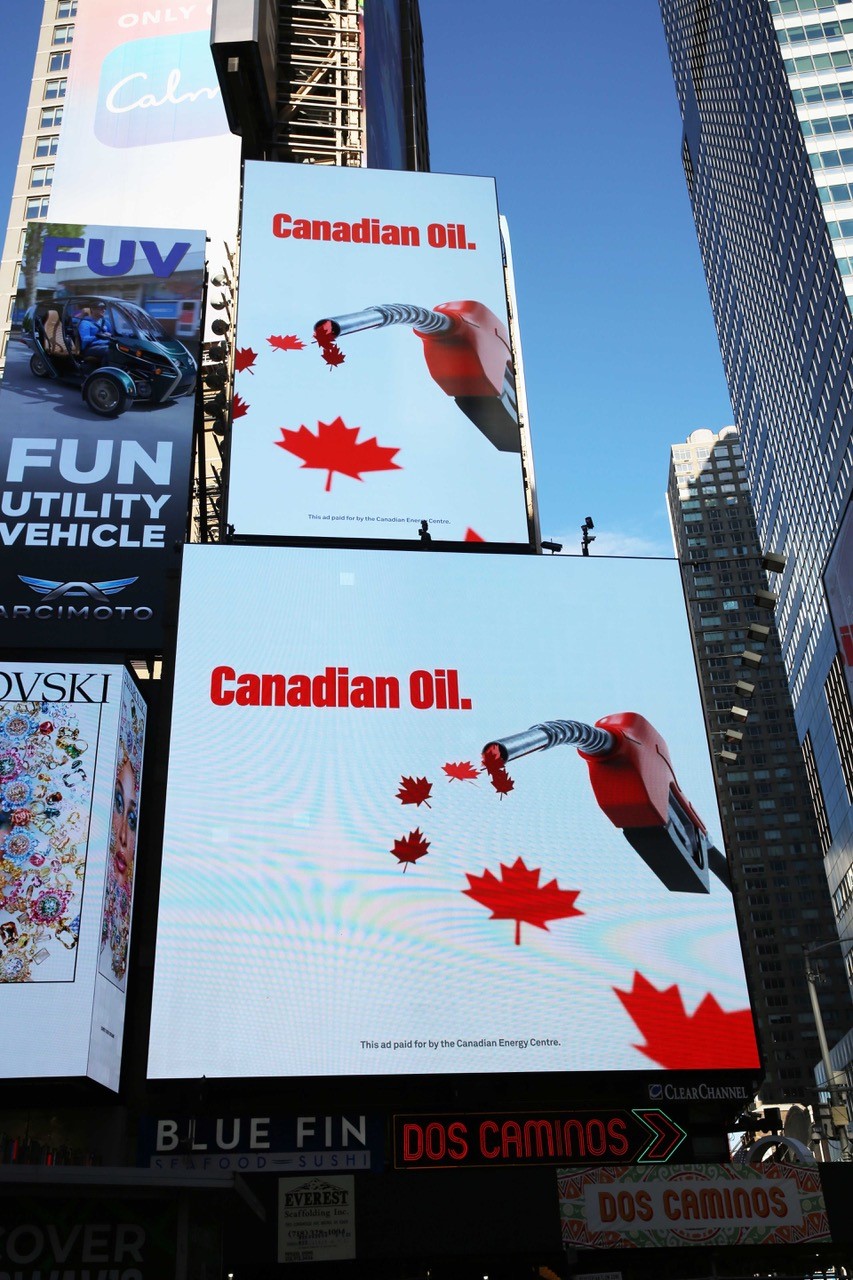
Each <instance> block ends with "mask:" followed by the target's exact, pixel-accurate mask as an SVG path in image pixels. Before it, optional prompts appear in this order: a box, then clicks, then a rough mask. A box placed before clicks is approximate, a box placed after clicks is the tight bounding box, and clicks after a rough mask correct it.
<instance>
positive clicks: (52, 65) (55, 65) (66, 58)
mask: <svg viewBox="0 0 853 1280" xmlns="http://www.w3.org/2000/svg"><path fill="white" fill-rule="evenodd" d="M70 65H71V53H70V52H69V51H68V50H66V51H65V52H64V53H52V54H51V55H50V59H49V61H48V64H47V69H48V71H67V70H68V68H69V67H70ZM45 97H47V92H45Z"/></svg>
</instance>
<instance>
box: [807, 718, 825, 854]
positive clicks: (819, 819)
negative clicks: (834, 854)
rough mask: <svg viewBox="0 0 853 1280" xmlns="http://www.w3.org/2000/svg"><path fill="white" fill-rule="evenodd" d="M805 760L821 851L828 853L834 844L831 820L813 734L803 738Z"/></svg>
mask: <svg viewBox="0 0 853 1280" xmlns="http://www.w3.org/2000/svg"><path fill="white" fill-rule="evenodd" d="M803 759H804V760H805V762H806V778H807V779H808V784H809V791H810V792H811V797H812V807H813V808H814V813H815V821H816V823H817V833H818V837H819V839H820V844H821V849H822V851H823V853H826V852H827V850H828V849H829V846H830V845H831V844H832V832H831V831H830V829H829V818H828V817H827V815H826V804H825V803H824V799H823V788H822V787H821V785H820V776H819V774H818V771H817V763H816V761H815V758H814V749H813V747H812V739H811V734H809V733H807V734H806V736H805V737H804V738H803Z"/></svg>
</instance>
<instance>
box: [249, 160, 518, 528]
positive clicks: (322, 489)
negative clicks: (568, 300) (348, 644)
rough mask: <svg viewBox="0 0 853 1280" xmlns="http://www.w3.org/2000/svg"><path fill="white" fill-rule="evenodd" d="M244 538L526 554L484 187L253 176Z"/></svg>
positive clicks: (488, 188)
mask: <svg viewBox="0 0 853 1280" xmlns="http://www.w3.org/2000/svg"><path fill="white" fill-rule="evenodd" d="M237 347H238V354H237V362H236V367H237V374H236V389H237V395H236V398H235V401H234V428H233V431H232V440H231V455H230V480H229V504H228V519H229V522H230V523H231V524H232V525H233V526H234V528H235V531H236V533H237V534H238V536H239V535H253V536H258V535H261V536H263V535H271V536H304V537H316V538H326V537H341V536H344V537H360V538H409V539H416V538H417V536H418V530H419V527H420V524H421V521H423V520H426V521H428V524H429V529H428V532H429V534H430V536H431V537H432V539H433V540H451V541H464V540H469V541H485V542H501V543H527V542H528V541H529V537H530V534H529V530H528V522H527V512H526V503H525V493H524V483H523V476H522V466H521V433H520V431H519V425H518V409H517V404H516V390H515V371H514V368H513V363H512V358H511V351H510V341H509V334H508V321H507V308H506V289H505V284H504V275H503V262H502V251H501V243H500V234H499V228H498V213H497V204H496V198H495V187H494V183H493V181H492V180H491V179H487V178H466V177H455V176H447V175H443V174H428V173H390V172H384V171H380V170H374V169H342V168H336V167H333V166H328V167H326V166H312V165H286V164H264V163H251V164H247V165H246V177H245V191H244V202H243V234H242V249H241V258H240V296H239V309H238V320H237Z"/></svg>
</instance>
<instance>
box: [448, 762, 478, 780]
mask: <svg viewBox="0 0 853 1280" xmlns="http://www.w3.org/2000/svg"><path fill="white" fill-rule="evenodd" d="M441 767H442V769H443V770H444V772H445V773H446V774H447V780H448V782H452V781H453V779H454V778H455V779H456V780H457V781H458V782H473V780H474V779H475V778H476V777H478V776H479V773H480V770H479V769H475V768H474V766H473V765H472V764H471V761H470V760H461V761H460V762H459V764H450V763H448V764H443V765H442V766H441Z"/></svg>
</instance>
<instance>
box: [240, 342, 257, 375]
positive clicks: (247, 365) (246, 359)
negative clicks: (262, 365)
mask: <svg viewBox="0 0 853 1280" xmlns="http://www.w3.org/2000/svg"><path fill="white" fill-rule="evenodd" d="M257 358H258V353H257V351H253V350H252V348H251V347H238V348H237V350H236V351H235V353H234V372H235V373H242V372H243V370H244V369H248V370H249V373H251V374H254V372H255V371H254V369H253V368H252V365H253V364H254V363H255V361H256V360H257Z"/></svg>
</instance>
